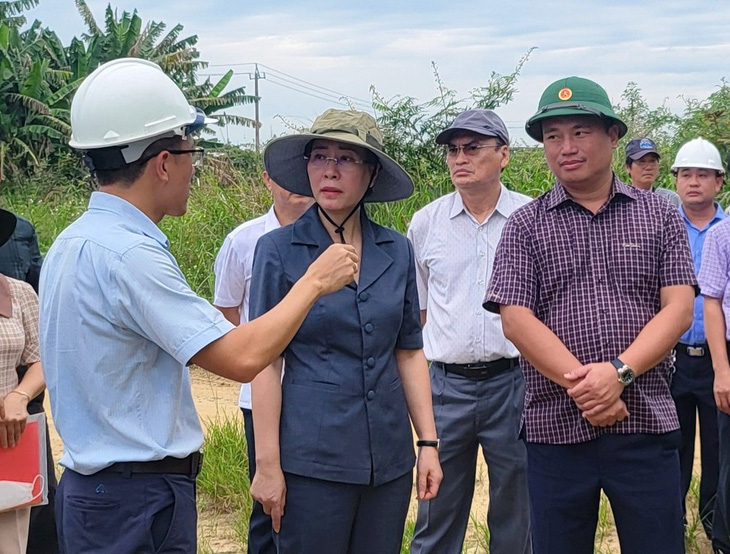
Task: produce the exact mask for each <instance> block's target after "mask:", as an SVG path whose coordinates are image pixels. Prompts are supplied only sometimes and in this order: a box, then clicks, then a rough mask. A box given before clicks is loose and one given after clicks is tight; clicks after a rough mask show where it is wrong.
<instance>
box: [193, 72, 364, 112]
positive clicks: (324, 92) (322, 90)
mask: <svg viewBox="0 0 730 554" xmlns="http://www.w3.org/2000/svg"><path fill="white" fill-rule="evenodd" d="M232 65H239V64H232ZM254 65H255V64H254ZM259 65H260V67H266V68H267V69H268V66H265V65H264V64H259ZM270 71H271V70H269V72H270ZM274 71H275V72H276V73H281V75H287V74H286V73H283V72H281V71H276V70H274ZM233 74H234V75H249V76H250V75H251V74H250V73H249V72H247V71H234V72H233ZM198 75H199V76H200V77H222V76H224V75H226V73H199V74H198ZM281 75H273V74H269V76H268V77H269V78H268V80H269V81H270V82H272V83H273V82H275V81H271V78H272V77H273V78H276V79H279V81H282V82H278V81H277V82H276V84H277V85H279V86H282V87H284V88H288V89H289V90H293V91H295V92H299V93H302V94H307V95H308V96H313V97H314V98H319V99H320V100H326V101H328V102H336V103H338V104H340V105H343V106H348V107H349V105H350V104H352V105H353V106H356V107H360V108H364V109H372V104H370V103H369V102H367V101H365V100H360V99H358V98H355V97H353V96H348V95H347V94H343V93H339V92H337V91H331V89H328V88H326V87H320V86H319V85H315V84H314V83H311V84H312V86H307V85H305V84H300V83H298V82H296V81H300V82H302V83H307V84H310V83H309V82H308V81H304V80H303V79H298V78H297V77H291V79H287V78H286V77H282V76H281ZM283 83H288V84H289V85H290V86H285V85H284V84H283ZM301 89H305V90H301ZM305 91H310V92H305ZM330 91H331V92H330ZM311 93H315V94H311ZM343 100H346V101H343ZM347 101H349V104H348V102H347Z"/></svg>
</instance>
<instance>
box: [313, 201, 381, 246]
mask: <svg viewBox="0 0 730 554" xmlns="http://www.w3.org/2000/svg"><path fill="white" fill-rule="evenodd" d="M368 190H369V189H368ZM366 195H367V192H366V193H365V194H364V195H363V197H362V198H361V199H360V201H359V202H358V203H357V204H355V206H354V207H353V208H352V210H350V213H349V214H347V217H346V218H345V219H343V220H342V223H340V224H339V225H338V224H337V223H335V220H334V219H332V218H331V217H330V216H329V214H328V213H327V212H326V211H324V208H323V207H322V206H320V205H319V204H317V209H318V210H319V213H321V214H322V215H323V216H324V218H325V219H326V220H327V221H329V222H330V223H331V224H332V225H333V226H334V228H335V233H337V234H338V235H340V242H341V243H342V244H347V242H345V223H347V220H348V219H350V218H351V217H352V216H353V215H355V212H357V210H359V209H360V208H361V207H362V205H363V204H364V203H365V196H366Z"/></svg>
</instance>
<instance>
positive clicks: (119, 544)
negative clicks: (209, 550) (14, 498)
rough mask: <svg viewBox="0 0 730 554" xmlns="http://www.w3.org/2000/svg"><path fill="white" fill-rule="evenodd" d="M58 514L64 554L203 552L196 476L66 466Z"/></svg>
mask: <svg viewBox="0 0 730 554" xmlns="http://www.w3.org/2000/svg"><path fill="white" fill-rule="evenodd" d="M56 518H57V525H58V538H59V543H60V547H61V552H62V553H64V554H99V553H100V552H104V553H105V554H133V553H134V554H137V553H141V552H147V553H150V554H151V553H166V554H172V553H175V554H190V553H194V552H197V512H196V507H195V478H194V477H189V476H187V475H170V474H132V475H131V476H128V477H127V476H125V475H123V474H121V473H105V472H99V473H96V474H94V475H81V474H79V473H76V472H75V471H72V470H70V469H67V470H65V471H64V472H63V475H62V477H61V483H60V484H59V486H58V495H57V497H56Z"/></svg>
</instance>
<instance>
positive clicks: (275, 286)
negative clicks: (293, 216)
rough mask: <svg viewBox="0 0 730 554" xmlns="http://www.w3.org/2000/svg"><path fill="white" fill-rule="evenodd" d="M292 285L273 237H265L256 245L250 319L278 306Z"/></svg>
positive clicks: (249, 310)
mask: <svg viewBox="0 0 730 554" xmlns="http://www.w3.org/2000/svg"><path fill="white" fill-rule="evenodd" d="M290 289H291V284H290V282H289V280H288V279H287V277H286V273H285V272H284V262H283V260H282V259H281V254H280V253H279V250H278V249H277V248H276V243H275V242H274V241H273V240H272V239H271V237H269V236H267V235H264V236H262V237H261V238H260V239H259V241H258V243H257V244H256V250H255V252H254V256H253V270H252V271H251V296H250V298H249V308H248V315H249V319H254V318H256V317H259V316H261V315H263V314H265V313H266V312H268V311H269V310H270V309H271V308H273V307H274V306H276V305H277V304H278V303H279V302H281V300H282V299H283V298H284V297H285V296H286V295H287V294H288V293H289V290H290Z"/></svg>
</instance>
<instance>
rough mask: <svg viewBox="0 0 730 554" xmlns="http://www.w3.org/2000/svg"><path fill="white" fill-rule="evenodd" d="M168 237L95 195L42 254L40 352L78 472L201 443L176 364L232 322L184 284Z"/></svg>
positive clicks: (121, 204)
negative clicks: (79, 215)
mask: <svg viewBox="0 0 730 554" xmlns="http://www.w3.org/2000/svg"><path fill="white" fill-rule="evenodd" d="M168 246H169V242H168V240H167V237H165V235H164V234H163V233H162V231H160V229H159V228H158V227H157V226H156V225H155V224H154V223H153V222H152V221H151V220H150V219H149V218H147V216H145V215H144V214H143V213H142V212H141V211H139V210H138V209H137V208H136V207H134V206H133V205H132V204H130V203H128V202H126V201H125V200H123V199H121V198H119V197H117V196H113V195H111V194H107V193H103V192H95V193H93V194H92V195H91V200H90V202H89V209H88V210H87V211H86V212H85V213H84V214H83V215H82V216H81V217H80V218H79V219H78V220H77V221H76V222H74V223H73V224H71V225H70V226H69V227H68V228H67V229H65V230H64V231H63V232H62V233H61V234H60V235H59V237H58V238H57V239H56V241H55V242H54V244H53V246H52V247H51V249H50V250H49V251H48V256H47V257H46V261H45V262H44V264H43V270H42V272H41V287H40V288H41V295H40V301H41V305H40V319H41V324H40V337H41V360H43V371H44V374H45V378H46V384H47V386H48V390H49V392H50V396H51V410H52V413H53V419H54V421H55V424H56V428H57V430H58V433H59V435H60V436H61V439H62V440H63V445H64V454H63V457H62V458H61V465H63V466H65V467H67V468H69V469H72V470H74V471H76V472H78V473H82V474H85V475H88V474H91V473H95V472H97V471H99V470H101V469H103V468H105V467H107V466H109V465H111V464H112V463H115V462H124V461H138V462H144V461H150V460H158V459H161V458H164V457H165V456H174V457H178V458H183V457H185V456H187V455H188V454H190V453H191V452H194V451H196V450H198V449H199V448H200V446H201V445H202V443H203V434H202V430H201V427H200V422H199V420H198V416H197V413H196V411H195V406H194V404H193V399H192V394H191V391H190V376H189V373H188V369H187V367H186V364H187V363H188V362H189V360H190V359H191V358H192V357H193V356H194V355H195V354H196V353H197V352H198V351H200V350H201V349H202V348H204V347H205V346H207V345H208V344H210V343H211V342H213V341H214V340H216V339H218V338H220V337H221V336H223V335H224V334H226V333H227V332H229V331H230V330H231V329H232V328H233V325H232V324H231V323H229V322H228V321H226V320H225V318H224V317H223V316H222V315H221V313H220V312H219V311H218V310H216V309H215V308H213V307H212V306H211V305H210V304H209V303H208V302H206V301H205V300H203V299H201V298H199V297H197V296H196V295H195V293H193V291H192V290H191V289H190V287H189V286H188V284H187V282H186V281H185V277H184V276H183V274H182V272H181V271H180V268H179V267H178V265H177V262H176V261H175V258H174V257H173V256H172V254H170V252H169V250H168Z"/></svg>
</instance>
